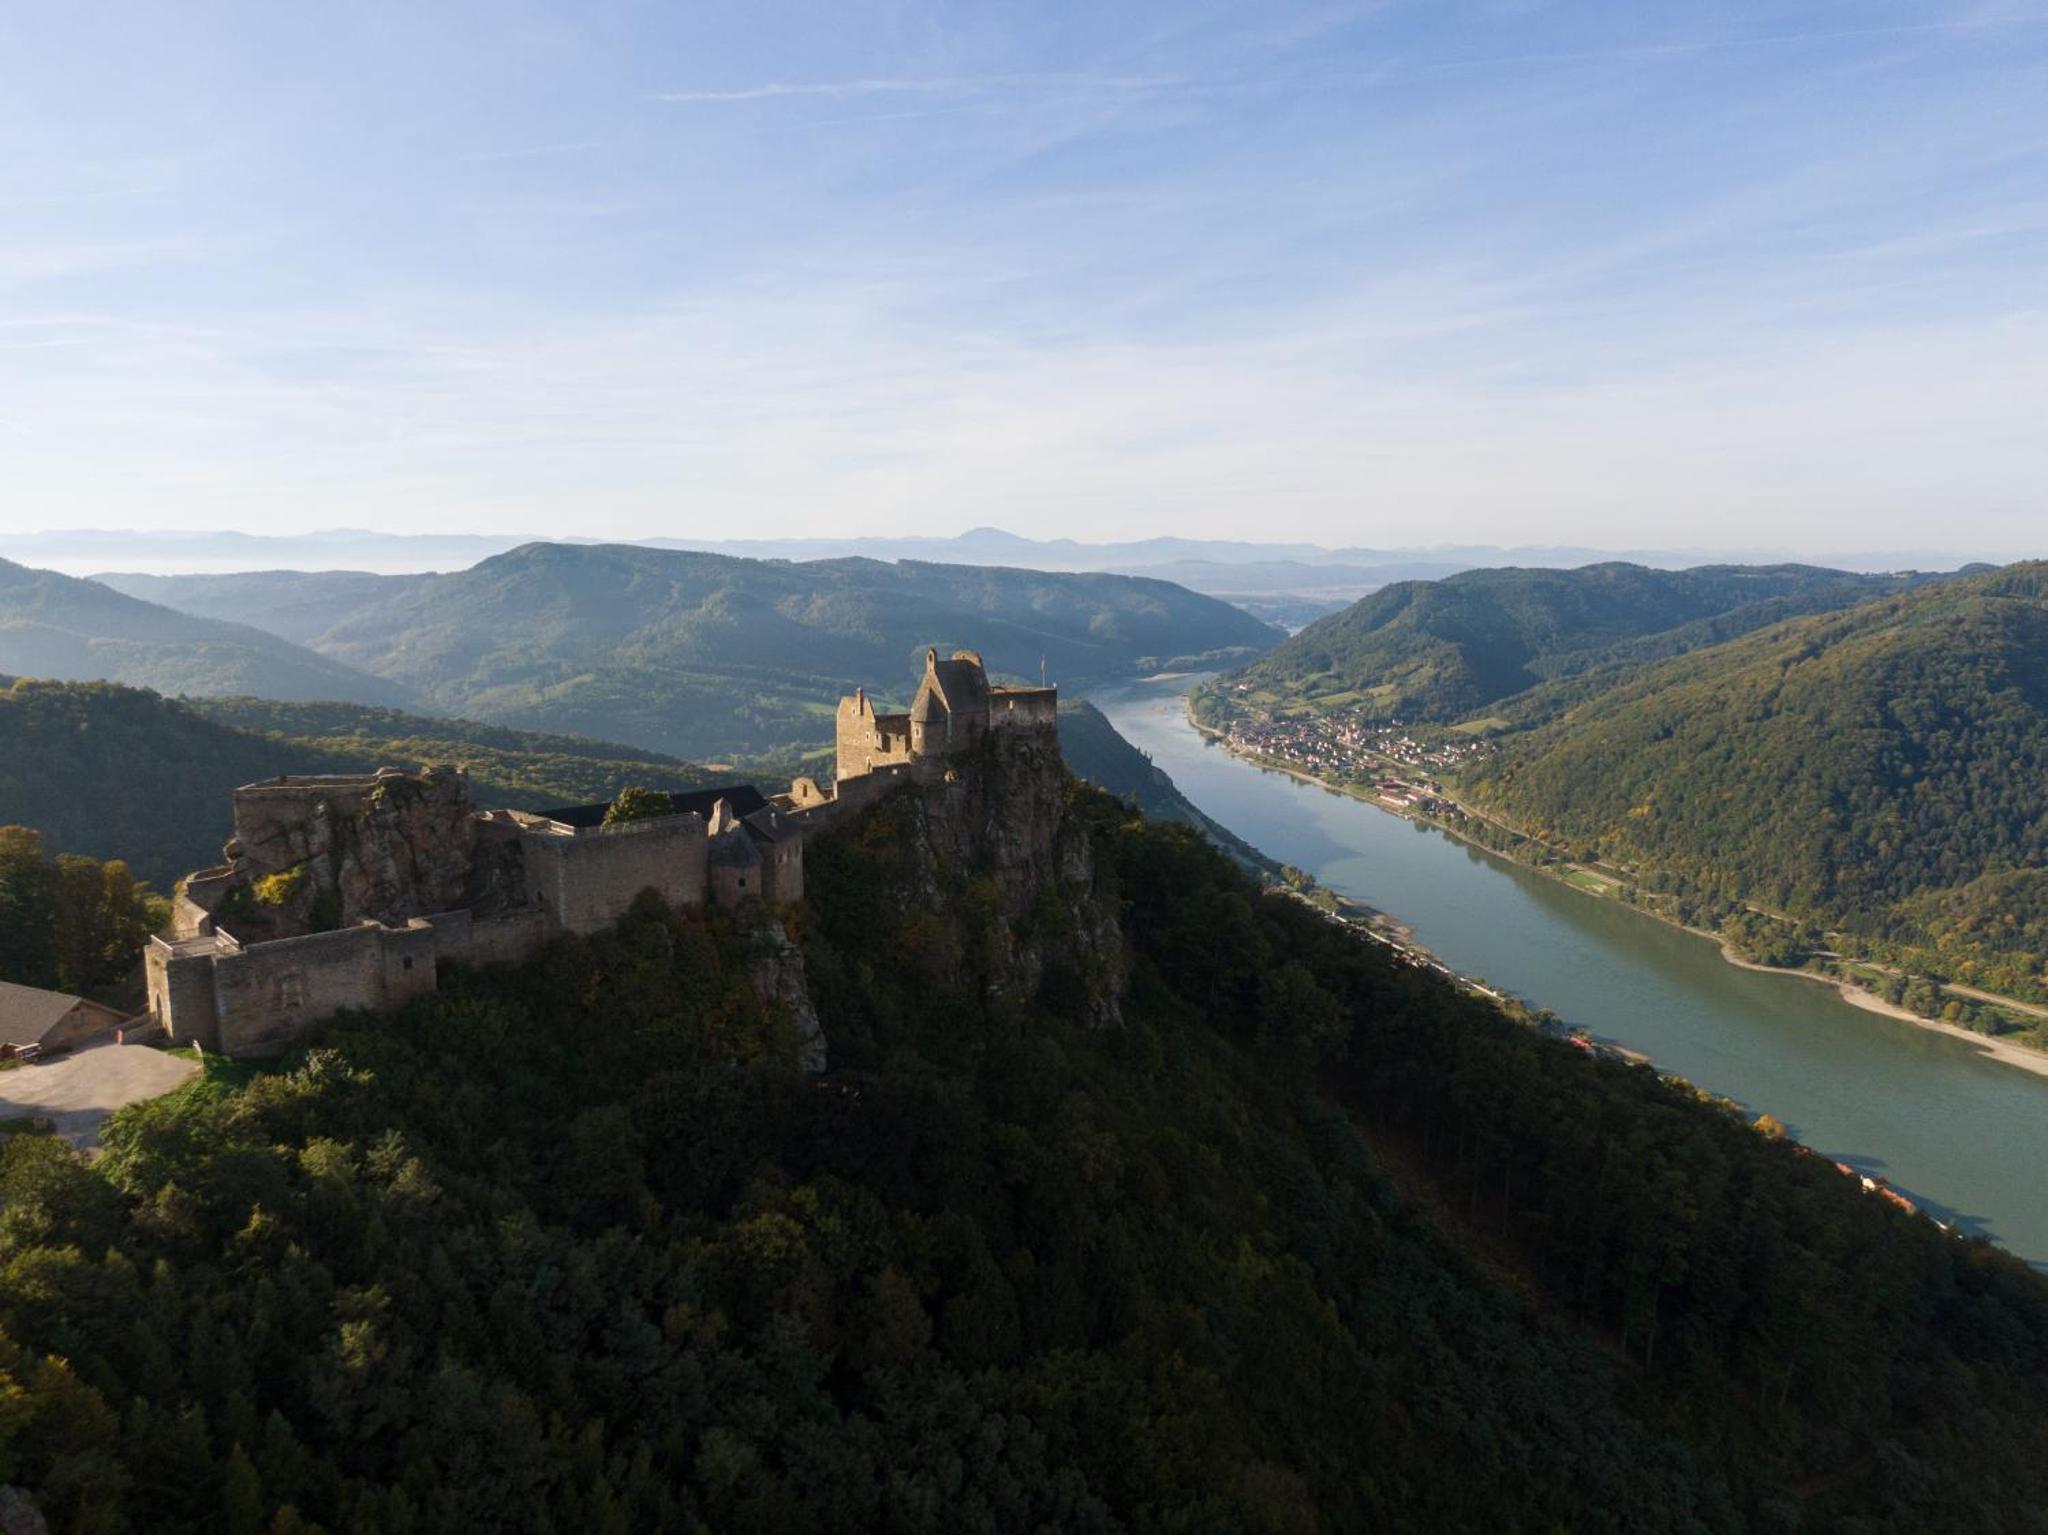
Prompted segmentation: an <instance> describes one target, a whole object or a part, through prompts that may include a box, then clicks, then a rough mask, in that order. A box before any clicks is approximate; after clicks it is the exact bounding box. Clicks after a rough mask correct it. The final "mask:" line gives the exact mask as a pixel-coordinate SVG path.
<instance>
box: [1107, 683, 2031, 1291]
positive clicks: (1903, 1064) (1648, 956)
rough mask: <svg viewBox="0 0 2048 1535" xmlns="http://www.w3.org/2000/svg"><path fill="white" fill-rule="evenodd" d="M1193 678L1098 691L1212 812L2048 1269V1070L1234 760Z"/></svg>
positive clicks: (1462, 964) (1542, 998)
mask: <svg viewBox="0 0 2048 1535" xmlns="http://www.w3.org/2000/svg"><path fill="white" fill-rule="evenodd" d="M1187 685H1188V684H1187V683H1185V682H1183V683H1177V684H1173V685H1167V684H1163V683H1162V684H1132V685H1125V686H1119V687H1115V688H1106V689H1103V690H1101V691H1097V692H1091V693H1090V694H1089V700H1090V702H1092V703H1094V704H1095V705H1096V707H1097V708H1099V709H1101V710H1102V712H1103V713H1104V714H1106V715H1107V716H1108V717H1109V719H1110V721H1111V723H1113V724H1114V725H1115V726H1116V728H1117V730H1118V731H1119V732H1120V733H1121V734H1122V735H1123V736H1124V737H1125V739H1127V740H1129V741H1130V742H1131V743H1132V744H1133V745H1135V746H1137V747H1138V748H1139V749H1141V750H1142V751H1144V752H1145V753H1146V754H1147V755H1148V756H1150V757H1151V758H1152V760H1153V762H1154V763H1155V764H1157V765H1158V766H1159V767H1160V768H1162V769H1164V770H1165V772H1166V773H1167V774H1168V775H1169V776H1171V777H1172V779H1173V781H1174V782H1175V783H1176V784H1177V785H1179V787H1180V790H1181V792H1182V793H1183V794H1185V795H1186V796H1187V797H1188V798H1189V799H1190V800H1192V801H1193V802H1194V803H1195V804H1196V805H1198V806H1200V807H1201V809H1202V810H1203V811H1204V812H1206V813H1207V814H1208V815H1210V816H1212V817H1213V818H1214V819H1216V820H1217V821H1219V822H1221V823H1222V824H1223V825H1225V826H1227V827H1229V828H1230V829H1231V830H1232V831H1234V832H1236V833H1237V834H1238V835H1239V836H1241V837H1243V838H1244V839H1245V840H1246V841H1248V842H1250V843H1252V844H1253V845H1254V846H1256V847H1257V848H1259V849H1260V850H1261V851H1262V852H1264V853H1266V854H1267V855H1268V856H1270V857H1273V858H1277V859H1280V860H1281V861H1282V862H1285V863H1290V864H1293V865H1294V866H1296V867H1297V868H1301V869H1305V870H1307V871H1308V872H1309V873H1311V874H1313V875H1314V876H1315V877H1316V878H1317V879H1318V880H1320V881H1322V883H1323V884H1325V885H1327V886H1328V887H1329V888H1330V889H1332V890H1335V891H1337V892H1339V893H1340V894H1343V895H1347V896H1350V897H1352V898H1353V899H1354V900H1359V901H1363V902H1365V903H1366V904H1368V905H1370V906H1374V907H1377V908H1378V909H1379V910H1381V911H1384V912H1387V913H1388V914H1389V915H1391V916H1394V917H1396V918H1398V919H1399V920H1401V921H1402V922H1405V923H1407V924H1409V925H1411V926H1412V927H1413V928H1414V930H1415V936H1416V939H1417V940H1418V941H1419V942H1421V943H1422V944H1424V945H1426V946H1427V947H1428V948H1429V949H1431V950H1433V951H1434V952H1435V953H1436V954H1437V955H1438V956H1439V957H1440V958H1441V959H1442V960H1443V961H1444V963H1445V964H1447V965H1449V966H1450V967H1451V968H1452V969H1454V970H1458V971H1460V972H1462V973H1464V974H1466V975H1471V976H1474V977H1476V978H1478V979H1481V980H1484V981H1487V982H1490V983H1491V984H1493V985H1495V986H1498V987H1504V988H1505V989H1507V990H1508V991H1511V992H1513V993H1515V994H1516V995H1517V996H1519V997H1521V998H1523V999H1524V1000H1525V1001H1527V1002H1529V1003H1531V1004H1533V1005H1536V1006H1539V1007H1547V1008H1549V1009H1551V1010H1552V1011H1554V1012H1556V1013H1557V1014H1558V1015H1559V1016H1561V1017H1563V1018H1564V1019H1565V1020H1566V1021H1567V1022H1569V1023H1575V1024H1581V1025H1583V1026H1584V1027H1585V1028H1586V1029H1587V1030H1588V1031H1589V1032H1591V1033H1592V1034H1593V1035H1594V1036H1595V1037H1597V1038H1600V1039H1605V1040H1611V1041H1613V1042H1615V1043H1618V1044H1622V1045H1626V1046H1629V1047H1630V1048H1632V1049H1636V1050H1641V1051H1644V1052H1646V1053H1647V1054H1649V1055H1650V1056H1651V1057H1652V1058H1653V1059H1654V1060H1655V1061H1656V1063H1657V1065H1658V1067H1659V1069H1661V1070H1665V1071H1675V1072H1677V1073H1679V1074H1680V1075H1681V1076H1684V1077H1687V1078H1690V1079H1691V1080H1692V1081H1694V1082H1696V1083H1698V1084H1699V1085H1700V1086H1701V1087H1704V1088H1706V1089H1708V1090H1709V1091H1712V1092H1716V1093H1721V1094H1725V1095H1726V1096H1727V1097H1730V1098H1733V1099H1735V1100H1737V1101H1738V1102H1740V1103H1743V1104H1745V1105H1747V1106H1748V1107H1749V1108H1750V1109H1752V1110H1754V1111H1757V1112H1765V1111H1768V1112H1769V1113H1771V1114H1774V1115H1776V1116H1777V1117H1778V1118H1779V1119H1781V1120H1783V1121H1784V1122H1785V1124H1786V1125H1787V1127H1788V1128H1789V1129H1790V1130H1791V1131H1792V1133H1793V1134H1795V1135H1797V1136H1798V1138H1799V1139H1800V1140H1801V1141H1803V1142H1805V1143H1806V1144H1807V1145H1809V1146H1811V1147H1812V1148H1813V1149H1814V1150H1816V1151H1819V1152H1821V1153H1823V1154H1825V1155H1827V1156H1829V1157H1832V1158H1834V1159H1835V1160H1837V1161H1841V1162H1846V1163H1848V1164H1849V1165H1850V1166H1852V1167H1855V1168H1858V1169H1859V1170H1861V1171H1863V1172H1865V1173H1867V1174H1869V1175H1871V1176H1873V1177H1876V1176H1880V1175H1881V1176H1883V1177H1885V1178H1888V1179H1890V1180H1891V1183H1892V1184H1893V1186H1894V1187H1896V1188H1897V1189H1899V1190H1900V1192H1902V1193H1904V1194H1906V1195H1908V1196H1909V1197H1910V1198H1912V1199H1913V1200H1915V1201H1916V1202H1917V1203H1918V1204H1920V1206H1921V1207H1922V1208H1924V1209H1925V1210H1927V1211H1928V1212H1929V1213H1930V1214H1933V1215H1936V1216H1939V1217H1940V1218H1941V1219H1943V1220H1948V1221H1953V1222H1955V1223H1956V1224H1957V1225H1958V1226H1959V1227H1960V1228H1961V1229H1963V1230H1965V1231H1969V1232H1973V1233H1979V1234H1982V1235H1984V1236H1988V1237H1991V1238H1992V1239H1994V1240H1995V1241H1997V1242H1999V1243H2001V1244H2003V1245H2004V1246H2005V1247H2007V1248H2009V1249H2010V1250H2012V1251H2013V1252H2015V1253H2018V1254H2019V1255H2020V1256H2022V1257H2024V1258H2026V1259H2027V1260H2028V1261H2030V1262H2032V1263H2035V1264H2037V1265H2048V1194H2044V1193H2043V1186H2042V1183H2041V1173H2042V1169H2043V1168H2048V1078H2044V1077H2038V1076H2034V1075H2032V1074H2031V1073H2029V1072H2026V1071H2022V1070H2020V1069H2018V1068H2016V1067H2012V1066H2003V1065H2000V1064H1998V1063H1997V1062H1995V1061H1992V1060H1990V1059H1988V1058H1987V1057H1986V1056H1985V1055H1984V1054H1983V1053H1982V1052H1980V1051H1977V1050H1975V1049H1973V1048H1972V1047H1971V1046H1970V1044H1969V1043H1968V1042H1967V1041H1964V1040H1960V1039H1955V1038H1952V1037H1949V1036H1946V1035H1942V1034H1937V1033H1935V1032H1933V1031H1932V1030H1928V1029H1922V1028H1918V1027H1916V1026H1914V1025H1913V1024H1910V1023H1906V1022H1904V1021H1903V1020H1899V1019H1893V1018H1886V1017H1883V1016H1881V1015H1878V1014H1874V1013H1870V1012H1866V1011H1864V1010H1863V1009H1861V1008H1856V1007H1852V1006H1850V1005H1849V1004H1848V1003H1846V1002H1844V1001H1843V1000H1842V999H1841V998H1840V997H1838V996H1837V995H1835V993H1834V992H1833V991H1831V990H1829V989H1828V988H1825V987H1822V986H1818V985H1815V984H1814V983H1813V982H1811V981H1804V980H1799V979H1796V978H1793V977H1790V976H1774V975H1764V974H1758V973H1756V972H1754V971H1748V970H1740V969H1737V968H1736V967H1735V966H1733V965H1730V964H1727V963H1726V962H1724V961H1723V960H1722V958H1721V956H1720V950H1719V948H1718V946H1717V945H1715V944H1714V943H1712V942H1711V941H1709V940H1707V939H1704V938H1700V937H1696V936H1694V935H1693V934H1690V933H1685V932H1681V931H1680V930H1679V929H1677V928H1674V927H1671V926H1669V925H1667V924H1665V923H1662V922H1659V921H1656V920H1655V919H1654V918H1651V917H1647V916H1644V915H1643V914H1641V913H1640V912H1636V911H1633V910H1631V909H1630V908H1628V907H1626V906H1624V905H1622V904H1621V903H1620V902H1618V901H1614V900H1611V899H1608V898H1606V897H1603V896H1597V895H1591V894H1587V893H1585V892H1582V891H1579V890H1575V889H1572V888H1570V887H1568V886H1566V885H1564V884H1562V883H1561V882H1559V881H1557V880H1554V879H1551V878H1549V877H1548V876H1545V875H1541V874H1537V873H1535V872H1533V871H1532V870H1529V869H1526V868H1523V867H1522V866H1520V865H1518V864H1515V863H1512V862H1510V861H1508V860H1506V859H1502V858H1497V857H1495V856H1493V855H1492V854H1489V853H1483V852H1480V851H1479V850H1477V849H1475V848H1472V847H1469V846H1467V845H1466V844H1464V843H1462V842H1459V841H1458V840H1457V839H1455V838H1453V837H1450V836H1447V835H1445V834H1444V833H1443V832H1440V831H1437V830H1435V829H1434V828H1431V827H1424V826H1418V825H1416V824H1415V823H1414V822H1411V821H1407V820H1404V819H1403V818H1401V817H1399V816H1396V815H1393V814H1391V813H1389V812H1387V811H1383V810H1380V809H1378V808H1376V807H1375V806H1372V805H1368V804H1366V803H1365V802H1364V801H1362V800H1358V799H1354V798H1352V797H1350V796H1349V795H1343V794H1338V793H1336V792H1334V791H1332V790H1328V789H1323V788H1320V787H1318V786H1316V785H1313V784H1308V783H1304V782H1302V781H1301V780H1299V779H1295V778H1292V777H1289V776H1288V775H1287V774H1284V773H1277V772H1273V771H1270V770H1267V769H1264V768H1260V767H1257V766H1254V765H1253V764H1251V763H1249V762H1245V761H1243V760H1241V759H1240V758H1236V757H1233V756H1231V755H1230V754H1229V753H1227V752H1225V751H1224V750H1223V749H1222V748H1221V747H1219V746H1215V745H1213V744H1212V743H1210V742H1208V741H1206V740H1205V739H1204V738H1203V737H1202V735H1201V734H1200V732H1198V731H1197V730H1196V729H1195V728H1194V727H1193V726H1192V725H1191V724H1189V723H1188V720H1187V716H1186V711H1185V707H1184V701H1183V696H1182V695H1183V690H1184V689H1185V688H1186V686H1187Z"/></svg>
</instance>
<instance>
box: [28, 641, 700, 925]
mask: <svg viewBox="0 0 2048 1535" xmlns="http://www.w3.org/2000/svg"><path fill="white" fill-rule="evenodd" d="M431 762H459V763H463V764H465V765H466V766H468V768H469V769H470V773H471V778H472V781H473V783H474V785H475V789H476V793H477V797H478V799H479V800H480V801H481V802H483V803H485V804H498V805H509V806H514V807H518V808H524V809H539V808H543V807H545V806H547V805H559V804H563V803H574V804H587V803H590V802H593V801H596V800H601V799H609V798H610V797H611V796H612V795H613V794H615V793H617V792H618V790H619V789H621V788H623V787H625V786H626V785H628V784H647V785H650V786H652V787H656V788H663V789H690V788H699V787H702V786H703V785H705V784H706V783H708V782H710V781H712V778H713V776H714V775H711V774H709V773H707V772H706V770H704V769H702V768H699V767H696V766H695V765H693V764H691V763H687V762H678V761H676V760H675V759H673V758H665V757H662V756H660V755H659V754H657V753H652V752H642V751H637V750H635V749H633V748H631V747H622V746H614V745H612V744H610V743H608V742H600V741H583V740H577V739H573V738H569V737H563V736H544V735H532V734H528V733H526V732H523V731H516V730H506V729H502V728H499V727H493V726H482V725H476V724H474V723H472V722H470V721H466V720H445V719H427V718H424V717H421V716H418V715H411V714H404V713H400V712H398V711H395V710H386V709H373V708H366V707H359V706H356V705H350V704H276V703H268V702H263V701H260V700H255V699H222V700H190V701H186V702H179V701H175V700H171V699H166V698H160V697H158V696H157V695H156V694H154V693H149V692H144V691H142V690H140V689H136V688H127V687H117V686H114V685H112V684H109V683H61V682H41V681H32V680H20V681H16V680H12V679H8V678H4V677H0V824H5V823H8V822H16V823H19V824H22V825H25V826H32V827H35V828H36V829H38V830H39V831H40V832H41V833H42V834H43V836H44V838H45V840H46V841H47V842H48V843H49V844H50V846H51V848H53V849H55V850H61V851H64V852H70V853H82V854H86V855H89V856H92V857H97V858H114V857H120V858H124V859H126V860H127V861H128V863H129V865H130V866H131V867H132V868H133V869H134V870H135V872H136V874H137V875H138V876H140V877H141V878H143V879H146V880H149V881H150V882H151V883H153V884H155V885H157V886H158V887H159V888H160V889H165V890H168V889H169V888H170V882H171V881H172V880H175V879H177V878H178V877H179V876H181V875H184V874H187V873H189V872H191V871H192V870H193V869H197V868H204V867H206V866H207V865H208V864H211V863H214V862H216V861H218V859H219V856H220V847H221V844H222V842H224V841H225V840H226V839H227V836H228V832H229V829H230V826H229V816H230V804H229V795H230V791H231V790H233V789H234V787H235V786H236V785H237V784H245V783H253V782H255V781H256V780H257V779H260V778H271V777H274V776H276V775H277V774H279V773H342V772H360V771H363V770H365V769H370V768H376V767H379V766H382V765H384V764H387V763H390V764H394V765H398V766H418V765H420V764H423V763H431Z"/></svg>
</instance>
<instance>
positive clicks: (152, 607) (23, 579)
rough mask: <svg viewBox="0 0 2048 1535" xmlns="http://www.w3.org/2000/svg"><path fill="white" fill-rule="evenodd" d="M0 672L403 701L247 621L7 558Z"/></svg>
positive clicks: (392, 689) (170, 687)
mask: <svg viewBox="0 0 2048 1535" xmlns="http://www.w3.org/2000/svg"><path fill="white" fill-rule="evenodd" d="M0 672H6V673H8V674H10V675H14V676H34V677H49V678H54V679H57V680H60V681H69V682H87V681H105V682H122V683H127V684H129V685H130V686H134V687H146V688H153V689H155V690H156V691H158V692H161V693H191V694H227V693H255V694H260V695H262V696H264V697H267V698H336V699H344V700H347V701H349V702H352V703H366V704H401V703H403V702H405V701H406V699H407V698H408V696H409V695H408V693H407V690H406V688H405V687H404V685H403V684H401V683H396V682H392V681H389V680H386V679H382V678H377V677H371V676H367V675H365V674H364V673H363V672H360V671H358V670H356V669H355V668H353V667H350V666H348V665H346V664H344V663H342V662H339V661H336V660H334V659H333V658H332V657H329V656H323V655H319V654H316V653H315V652H313V651H311V650H307V649H305V648H303V647H301V646H299V645H295V644H292V643H291V642H289V641H288V640H285V639H283V638H280V637H279V636H277V635H275V634H271V633H267V632H265V631H264V630H261V629H257V628H252V627H251V626H249V625H248V624H243V623H228V622H224V621H222V620H220V619H214V618H205V617H199V616H195V615H192V614H189V613H181V612H177V611H175V610H173V609H171V608H167V607H162V606H159V605H158V604H156V603H153V602H145V601H142V600H140V599H138V598H135V597H131V596H128V595H127V594H125V593H122V592H117V591H115V590H113V589H112V588H111V587H107V586H103V585H101V584H100V583H99V582H97V581H85V580H80V579H79V578H77V577H75V576H63V575H58V574H57V573H55V572H54V571H47V570H31V569H29V568H27V567H26V566H23V565H15V564H11V563H9V562H8V561H6V560H0Z"/></svg>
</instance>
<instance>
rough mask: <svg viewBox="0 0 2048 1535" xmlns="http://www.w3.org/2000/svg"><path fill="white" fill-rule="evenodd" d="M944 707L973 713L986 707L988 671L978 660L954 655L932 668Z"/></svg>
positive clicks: (957, 711)
mask: <svg viewBox="0 0 2048 1535" xmlns="http://www.w3.org/2000/svg"><path fill="white" fill-rule="evenodd" d="M932 670H933V673H934V675H935V676H936V677H937V679H938V684H939V690H940V691H941V692H943V693H944V694H945V695H946V707H947V708H948V709H950V710H952V711H953V712H954V713H955V714H974V713H978V712H979V711H980V710H982V709H985V708H987V707H988V673H987V672H985V671H983V670H982V669H981V663H980V662H979V661H975V660H971V659H968V658H965V657H961V656H955V657H954V658H953V659H952V660H950V661H941V662H939V663H938V665H937V666H935V667H933V668H932Z"/></svg>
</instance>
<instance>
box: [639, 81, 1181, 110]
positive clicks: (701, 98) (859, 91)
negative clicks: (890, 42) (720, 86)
mask: <svg viewBox="0 0 2048 1535" xmlns="http://www.w3.org/2000/svg"><path fill="white" fill-rule="evenodd" d="M1173 83H1175V82H1174V81H1173V80H1171V79H1168V78H1160V77H1156V76H1148V75H1088V74H1032V75H959V76H954V77H951V78H940V79H862V80H776V81H771V82H769V83H768V84H766V85H749V86H742V87H740V88H738V89H735V90H703V91H662V92H659V93H658V94H657V95H656V96H655V98H654V99H655V100H656V101H666V102H678V103H685V104H688V103H718V102H735V101H771V100H774V99H776V98H778V97H784V96H824V97H829V98H832V99H834V100H840V99H845V98H849V97H857V96H960V95H967V94H970V93H974V92H983V91H998V90H1016V89H1019V88H1024V89H1050V90H1067V89H1076V88H1079V89H1088V90H1112V91H1119V90H1148V89H1154V88H1157V87H1159V86H1163V85H1170V84H1173Z"/></svg>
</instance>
